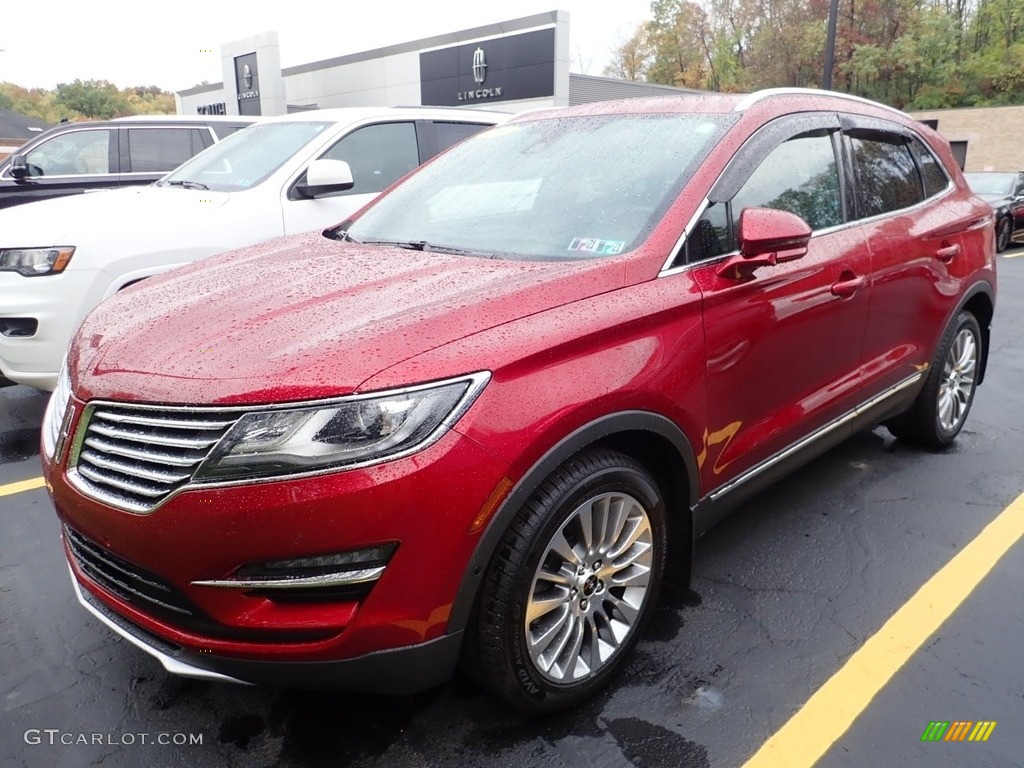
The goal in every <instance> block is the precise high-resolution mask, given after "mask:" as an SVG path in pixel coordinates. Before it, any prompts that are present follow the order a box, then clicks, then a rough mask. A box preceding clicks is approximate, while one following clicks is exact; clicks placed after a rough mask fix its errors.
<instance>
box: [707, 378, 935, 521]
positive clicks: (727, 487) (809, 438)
mask: <svg viewBox="0 0 1024 768" xmlns="http://www.w3.org/2000/svg"><path fill="white" fill-rule="evenodd" d="M925 373H926V371H917V372H916V373H913V374H911V375H910V376H908V377H907V378H905V379H903V380H902V381H900V382H899V383H897V384H894V385H893V386H891V387H889V388H888V389H887V390H885V391H884V392H881V393H880V394H878V395H875V396H874V397H873V398H871V399H870V400H866V401H865V402H863V403H861V404H860V405H858V406H856V407H855V408H853V409H851V410H850V411H848V412H846V413H845V414H843V415H842V416H839V417H838V418H836V419H833V420H832V421H830V422H829V423H828V424H826V425H824V426H823V427H821V428H820V429H818V430H816V431H814V432H811V433H810V434H808V435H805V436H804V437H802V438H800V439H799V440H797V441H796V442H795V443H792V444H791V445H789V446H788V447H786V448H783V449H782V450H781V451H779V452H778V453H776V454H774V455H772V456H769V457H768V458H767V459H765V460H764V461H762V462H761V463H760V464H757V465H756V466H753V467H751V468H750V469H748V470H747V471H746V472H742V473H741V474H739V475H737V476H736V477H734V478H733V479H732V480H730V481H729V482H727V483H725V484H724V485H721V486H719V487H718V488H716V489H715V490H713V491H712V492H711V493H709V494H707V495H706V496H705V497H703V498H702V499H701V501H705V500H710V501H717V500H718V499H720V498H721V497H723V496H725V495H726V494H727V493H729V492H730V491H733V490H735V489H736V488H738V487H740V486H741V485H743V484H744V483H746V482H748V481H750V480H753V479H754V478H755V477H757V476H758V475H760V474H761V473H762V472H765V471H766V470H768V469H771V468H772V467H774V466H775V465H776V464H778V463H779V462H781V461H783V460H785V459H788V458H789V457H790V456H793V455H794V454H796V453H798V452H799V451H801V450H803V449H804V448H806V447H807V446H809V445H811V443H813V442H815V441H816V440H819V439H820V438H822V437H825V436H826V435H828V434H830V433H832V432H834V431H835V430H836V429H838V428H839V427H841V426H843V425H845V424H848V423H849V422H851V421H853V420H854V419H855V418H857V417H858V416H861V415H862V414H863V413H864V412H865V411H867V410H869V409H871V408H873V407H874V406H876V405H878V404H879V403H882V402H884V401H885V400H888V399H889V398H890V397H892V396H893V395H896V394H899V393H900V392H902V391H903V390H904V389H907V388H908V387H910V386H913V385H914V384H916V383H917V382H918V381H920V380H921V379H922V378H923V377H924V375H925Z"/></svg>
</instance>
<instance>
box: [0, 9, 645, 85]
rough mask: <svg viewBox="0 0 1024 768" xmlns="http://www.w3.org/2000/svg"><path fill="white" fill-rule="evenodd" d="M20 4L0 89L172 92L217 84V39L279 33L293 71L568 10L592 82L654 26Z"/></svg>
mask: <svg viewBox="0 0 1024 768" xmlns="http://www.w3.org/2000/svg"><path fill="white" fill-rule="evenodd" d="M20 7H21V11H20V12H18V13H16V14H15V17H16V18H18V19H19V21H18V22H17V23H11V22H6V23H2V24H0V49H3V52H2V53H0V81H7V82H10V83H15V84H17V85H21V86H24V87H26V88H47V89H53V88H54V87H55V86H56V85H57V83H62V82H71V81H72V80H75V79H76V78H77V79H81V80H109V81H111V82H112V83H115V84H116V85H118V86H119V87H122V88H123V87H126V86H131V85H157V86H160V87H161V88H163V89H165V90H169V91H178V90H182V89H184V88H190V87H192V86H193V85H196V84H198V83H200V82H202V81H204V80H207V81H209V82H211V83H216V82H220V81H221V80H222V79H223V75H222V73H221V62H220V45H221V43H224V42H228V41H230V40H235V39H238V38H241V37H247V36H249V35H253V34H256V33H259V32H267V31H275V32H277V33H278V41H279V43H280V46H281V65H282V67H290V66H294V65H296V64H305V63H308V62H311V61H318V60H320V59H327V58H331V57H333V56H342V55H344V54H348V53H356V52H358V51H366V50H370V49H373V48H379V47H381V46H385V45H391V44H393V43H402V42H406V41H408V40H418V39H420V38H423V37H429V36H431V35H437V34H441V33H444V32H451V31H455V30H459V29H468V28H470V27H476V26H480V25H483V24H490V23H493V22H497V21H503V20H505V19H514V18H518V17H520V16H529V15H531V14H534V13H541V12H544V11H552V10H556V9H560V10H563V11H568V12H569V30H570V38H571V39H570V46H571V51H572V71H574V72H583V73H585V74H590V75H600V74H602V70H603V69H604V67H605V65H606V64H607V63H608V60H609V58H610V54H611V51H612V50H613V49H615V48H616V47H617V46H618V45H620V44H621V43H622V42H623V41H625V40H626V39H627V38H628V37H629V36H630V35H631V34H632V32H633V30H634V29H636V27H637V26H638V25H639V24H640V23H642V22H643V21H644V20H646V19H648V18H650V0H561V2H558V1H557V0H504V1H503V2H497V3H495V2H487V0H432V1H431V0H415V1H411V0H335V2H324V0H274V2H269V1H268V0H236V1H232V2H227V1H226V0H165V1H164V2H139V0H131V1H129V0H106V1H105V2H81V0H46V2H44V3H37V4H35V5H32V4H29V5H25V4H22V5H21V6H20ZM30 7H31V8H32V10H31V11H29V8H30ZM8 10H9V11H10V10H13V9H8ZM6 15H10V14H6ZM30 19H31V21H29V20H30ZM204 51H205V52H204Z"/></svg>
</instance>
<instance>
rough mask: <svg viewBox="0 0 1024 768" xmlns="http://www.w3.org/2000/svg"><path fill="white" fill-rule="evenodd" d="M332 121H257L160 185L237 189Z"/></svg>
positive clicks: (271, 168)
mask: <svg viewBox="0 0 1024 768" xmlns="http://www.w3.org/2000/svg"><path fill="white" fill-rule="evenodd" d="M329 125H331V124H330V123H320V122H310V121H296V122H293V123H257V124H256V125H251V126H249V127H248V128H245V129H243V130H241V131H237V132H235V133H233V134H231V135H230V136H228V137H227V138H226V139H224V140H222V141H219V142H217V143H216V144H214V145H213V146H212V147H210V148H209V149H206V150H204V151H203V152H200V153H199V154H198V155H196V156H195V157H194V158H192V159H191V160H189V161H188V162H187V163H185V164H184V165H181V166H179V167H178V168H177V169H176V170H174V171H172V172H171V173H170V174H168V175H167V176H164V177H163V178H162V179H161V180H160V181H158V182H157V184H158V185H159V186H162V187H163V186H178V187H185V188H187V189H213V190H217V191H220V192H238V191H241V190H243V189H250V188H251V187H255V186H256V185H257V184H259V183H260V182H262V181H263V180H264V179H266V178H267V177H268V176H270V174H272V173H273V172H274V171H276V170H277V169H278V168H280V167H281V166H282V165H284V163H285V162H287V161H288V159H289V158H291V157H292V156H293V155H294V154H295V153H296V152H298V151H299V150H300V149H302V148H303V147H304V146H305V145H306V144H308V143H309V142H310V141H312V140H313V139H314V138H315V137H316V136H318V135H319V134H320V133H322V132H323V131H324V130H325V129H326V128H327V127H328V126H329Z"/></svg>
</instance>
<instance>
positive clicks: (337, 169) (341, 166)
mask: <svg viewBox="0 0 1024 768" xmlns="http://www.w3.org/2000/svg"><path fill="white" fill-rule="evenodd" d="M353 186H355V181H354V180H353V179H352V169H351V168H350V167H349V164H348V163H346V162H345V161H344V160H314V161H313V162H311V163H310V164H309V166H308V167H307V168H306V180H305V181H304V182H302V183H301V184H296V185H295V191H296V192H297V193H298V194H299V196H300V197H304V198H307V199H311V198H316V197H320V196H321V195H327V194H330V193H331V192H343V191H345V190H346V189H352V187H353Z"/></svg>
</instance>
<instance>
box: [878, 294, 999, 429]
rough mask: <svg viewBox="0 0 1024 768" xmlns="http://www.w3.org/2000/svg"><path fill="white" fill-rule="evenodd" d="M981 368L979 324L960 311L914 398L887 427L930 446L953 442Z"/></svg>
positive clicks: (968, 409)
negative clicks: (908, 406)
mask: <svg viewBox="0 0 1024 768" xmlns="http://www.w3.org/2000/svg"><path fill="white" fill-rule="evenodd" d="M980 370H981V327H980V326H979V325H978V321H977V320H976V319H975V317H974V315H972V314H971V313H970V312H961V313H960V314H959V315H958V316H957V317H956V319H955V320H954V321H953V322H952V323H951V324H950V325H949V327H948V328H947V329H946V332H945V333H944V334H943V336H942V341H941V342H940V344H939V348H938V350H937V351H936V353H935V357H934V358H933V360H932V364H931V368H930V369H929V372H928V378H927V379H926V380H925V385H924V388H923V389H922V390H921V393H920V394H919V395H918V396H917V400H915V401H914V404H913V406H911V408H910V410H909V411H907V412H906V413H905V414H903V415H902V416H901V417H899V418H897V419H896V420H894V421H893V422H892V423H891V424H890V425H889V429H890V431H892V433H893V434H894V435H896V436H897V437H899V438H903V439H907V440H911V441H913V442H917V443H920V444H922V445H925V446H929V447H933V448H941V447H944V446H947V445H949V444H950V443H952V442H953V440H954V439H956V436H957V434H958V433H959V432H960V430H961V429H962V428H963V425H964V422H965V421H966V420H967V414H968V412H969V411H970V410H971V403H972V402H973V401H974V392H975V390H976V389H977V386H978V374H979V372H980Z"/></svg>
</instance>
